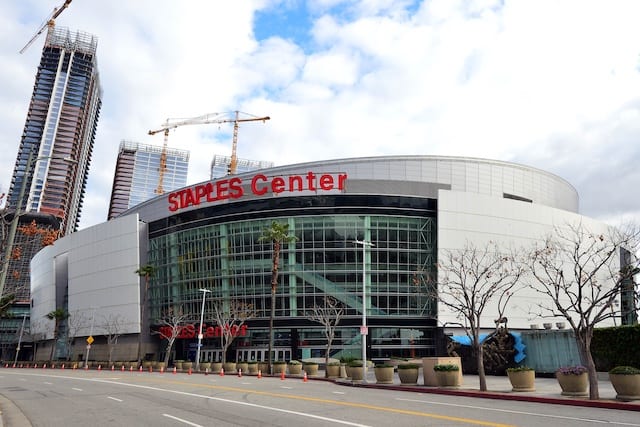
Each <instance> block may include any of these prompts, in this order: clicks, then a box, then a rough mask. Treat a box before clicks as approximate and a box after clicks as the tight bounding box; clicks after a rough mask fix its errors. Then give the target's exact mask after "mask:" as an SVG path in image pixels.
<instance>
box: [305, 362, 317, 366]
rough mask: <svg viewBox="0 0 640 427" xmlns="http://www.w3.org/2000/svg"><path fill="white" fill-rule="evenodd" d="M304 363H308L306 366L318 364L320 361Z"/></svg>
mask: <svg viewBox="0 0 640 427" xmlns="http://www.w3.org/2000/svg"><path fill="white" fill-rule="evenodd" d="M302 364H303V365H306V366H312V365H317V364H318V363H317V362H302Z"/></svg>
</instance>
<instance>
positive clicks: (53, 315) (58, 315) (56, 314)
mask: <svg viewBox="0 0 640 427" xmlns="http://www.w3.org/2000/svg"><path fill="white" fill-rule="evenodd" d="M47 318H48V319H49V320H55V322H56V323H55V325H54V327H53V344H52V345H51V354H50V355H49V363H51V362H53V354H54V352H55V350H56V345H57V344H58V335H59V333H60V324H61V323H62V321H63V320H65V319H68V318H69V313H68V312H67V310H65V309H64V308H56V309H55V310H53V311H51V312H49V313H47Z"/></svg>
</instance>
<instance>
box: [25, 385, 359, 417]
mask: <svg viewBox="0 0 640 427" xmlns="http://www.w3.org/2000/svg"><path fill="white" fill-rule="evenodd" d="M27 375H30V376H45V374H27ZM55 377H56V378H65V379H69V380H76V381H91V382H99V383H106V384H115V385H119V386H122V387H131V388H140V389H145V390H153V391H159V392H163V393H172V394H179V395H182V396H189V397H198V398H201V399H207V400H215V401H216V402H224V403H228V404H230V405H239V406H248V407H251V408H259V409H264V410H267V411H273V412H281V413H284V414H290V415H297V416H299V417H303V418H313V419H316V420H321V421H327V422H330V423H334V424H342V425H346V426H353V427H371V426H369V425H367V424H358V423H352V422H350V421H344V420H339V419H337V418H329V417H321V416H319V415H313V414H305V413H304V412H298V411H290V410H287V409H282V408H275V407H273V406H264V405H257V404H255V403H249V402H242V401H237V400H231V399H223V398H220V397H213V396H206V395H203V394H196V393H189V392H186V391H178V390H168V389H163V388H159V387H151V386H147V385H141V384H127V383H122V382H117V381H111V380H106V379H97V378H78V377H68V376H66V375H56V376H55ZM25 381H26V380H25ZM73 390H78V391H82V389H80V388H73ZM163 415H164V414H163ZM165 416H167V417H169V418H174V417H172V416H171V415H168V414H167V415H165ZM185 422H186V423H188V421H185ZM192 425H193V426H197V425H196V424H192ZM198 427H202V426H198Z"/></svg>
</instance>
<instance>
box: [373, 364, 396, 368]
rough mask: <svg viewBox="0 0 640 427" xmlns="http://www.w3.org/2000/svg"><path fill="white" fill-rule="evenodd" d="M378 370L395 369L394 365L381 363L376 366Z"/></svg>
mask: <svg viewBox="0 0 640 427" xmlns="http://www.w3.org/2000/svg"><path fill="white" fill-rule="evenodd" d="M375 367H376V368H393V367H394V366H393V365H390V364H388V363H379V364H377V365H376V366H375Z"/></svg>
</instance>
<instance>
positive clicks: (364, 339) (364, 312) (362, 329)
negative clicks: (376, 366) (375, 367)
mask: <svg viewBox="0 0 640 427" xmlns="http://www.w3.org/2000/svg"><path fill="white" fill-rule="evenodd" d="M353 243H355V244H356V245H362V326H360V335H361V336H362V381H364V382H365V383H366V382H367V334H368V332H369V331H368V330H367V282H366V281H367V263H366V262H365V258H364V257H365V254H366V247H367V246H370V247H371V246H375V245H374V244H373V243H371V242H368V241H366V240H354V241H353Z"/></svg>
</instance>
